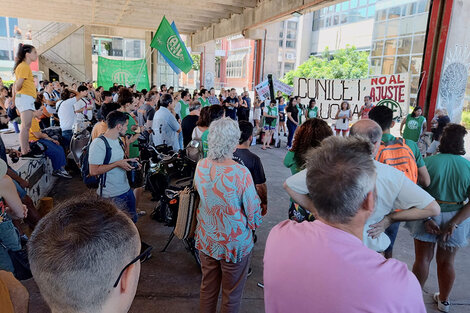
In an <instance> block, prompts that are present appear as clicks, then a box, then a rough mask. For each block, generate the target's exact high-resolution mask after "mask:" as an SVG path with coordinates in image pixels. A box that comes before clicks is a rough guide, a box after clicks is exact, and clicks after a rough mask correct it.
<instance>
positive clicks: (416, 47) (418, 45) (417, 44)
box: [412, 35, 424, 54]
mask: <svg viewBox="0 0 470 313" xmlns="http://www.w3.org/2000/svg"><path fill="white" fill-rule="evenodd" d="M412 51H413V52H412V53H420V54H422V53H423V51H424V36H421V35H420V36H415V37H414V38H413V50H412Z"/></svg>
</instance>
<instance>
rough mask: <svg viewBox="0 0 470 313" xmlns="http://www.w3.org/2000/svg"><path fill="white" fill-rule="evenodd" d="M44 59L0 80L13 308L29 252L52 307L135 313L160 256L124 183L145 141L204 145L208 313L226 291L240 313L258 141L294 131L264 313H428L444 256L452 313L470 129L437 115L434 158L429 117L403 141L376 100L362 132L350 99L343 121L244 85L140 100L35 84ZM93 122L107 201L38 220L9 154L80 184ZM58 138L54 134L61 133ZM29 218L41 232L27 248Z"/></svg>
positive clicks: (2, 288)
mask: <svg viewBox="0 0 470 313" xmlns="http://www.w3.org/2000/svg"><path fill="white" fill-rule="evenodd" d="M36 58H37V53H36V50H35V48H34V47H33V46H29V45H21V46H20V48H19V49H18V57H17V62H16V64H15V69H14V72H15V76H16V81H15V83H14V84H12V86H10V88H6V87H3V85H2V86H0V110H1V111H0V123H1V125H7V124H8V123H11V125H12V127H13V129H14V130H15V131H16V132H17V133H19V142H20V150H19V151H18V150H15V149H6V148H5V145H4V144H3V141H2V140H1V137H0V187H1V188H0V301H5V302H4V303H8V308H10V311H7V312H27V306H28V304H27V301H25V299H27V298H28V293H27V291H26V290H25V289H24V287H22V285H21V284H19V283H18V281H17V280H16V279H15V278H14V277H13V276H12V274H11V273H13V274H15V275H16V274H17V273H16V269H15V266H14V263H13V257H12V253H11V252H18V251H20V250H21V249H22V242H23V245H24V242H28V243H27V247H28V253H29V262H30V268H31V272H32V274H33V277H34V279H35V281H36V283H37V284H38V286H39V290H40V292H41V294H42V296H43V298H44V299H45V301H46V302H47V304H48V305H49V307H50V308H51V310H52V311H53V312H127V311H128V310H129V308H130V306H131V304H132V301H133V299H134V296H135V293H136V288H137V285H138V280H139V275H140V262H141V261H144V260H145V259H147V258H149V257H150V256H151V254H150V250H151V247H150V246H149V245H147V244H145V243H143V242H142V241H141V238H140V237H139V233H138V230H137V228H136V226H135V224H136V222H137V221H138V219H139V216H141V215H144V214H145V212H143V211H140V210H139V209H138V207H139V203H140V201H142V200H141V199H142V192H143V189H142V188H131V186H130V183H129V181H128V176H127V174H126V172H128V171H131V170H133V169H134V168H135V167H139V166H140V164H139V156H140V155H139V154H140V151H139V146H138V145H137V141H138V138H139V137H140V136H141V135H143V134H145V135H146V136H149V137H150V142H151V144H153V145H154V146H159V145H167V146H170V147H171V148H172V149H173V150H175V151H178V150H182V149H184V148H185V147H187V146H191V145H195V143H198V144H197V145H195V146H196V147H198V149H199V153H200V160H199V162H198V163H197V166H196V170H195V175H194V188H195V190H196V191H197V193H198V194H199V197H200V204H199V207H198V210H197V214H196V218H197V227H196V230H195V235H194V236H195V247H196V248H197V249H198V251H199V257H200V260H201V272H202V279H201V286H200V312H216V311H217V307H218V298H219V293H220V292H221V293H222V299H221V304H220V305H219V306H220V307H221V310H222V312H238V311H239V308H240V305H241V299H242V295H243V290H244V286H245V282H246V280H247V277H248V276H249V275H250V274H251V268H250V263H251V256H252V251H253V247H254V244H255V241H256V235H255V230H256V229H257V228H258V227H260V225H261V224H262V221H263V219H264V217H265V216H266V214H268V199H269V197H268V188H267V186H268V184H267V180H266V175H265V172H264V168H263V164H262V161H261V158H260V157H259V156H257V155H256V154H255V153H253V152H252V151H250V147H251V146H252V145H254V144H256V142H257V141H258V142H260V143H261V144H262V146H261V149H262V150H267V149H272V146H273V145H274V147H279V146H280V143H281V142H284V141H283V140H281V138H282V137H283V136H284V137H287V138H286V141H287V143H286V147H287V149H288V151H287V153H286V155H285V158H284V162H283V163H284V165H285V166H286V167H287V168H289V169H290V171H291V174H292V176H291V177H289V178H288V179H287V180H286V181H285V183H284V188H285V189H286V191H287V193H288V195H289V196H290V207H289V209H288V210H286V212H285V217H286V218H287V220H286V221H283V222H281V223H279V224H278V225H277V226H275V227H274V228H273V229H272V230H271V231H270V234H269V237H268V239H267V242H266V247H265V252H264V294H265V309H266V312H366V311H367V312H410V313H411V312H425V308H424V302H423V296H422V291H421V288H422V287H423V286H424V283H425V282H426V280H427V277H428V275H429V265H430V262H431V260H432V259H433V257H434V254H436V261H437V270H438V281H439V286H438V287H439V292H436V293H435V294H434V300H435V301H436V303H437V305H438V309H439V310H440V311H442V312H449V310H450V301H449V298H450V293H451V289H452V286H453V283H454V281H455V279H458V277H456V275H455V270H454V259H455V255H456V253H457V251H458V249H459V248H462V247H465V246H466V245H467V244H468V238H469V237H470V218H469V217H470V204H468V198H467V197H468V190H469V189H470V162H469V161H467V160H466V159H465V158H463V157H462V155H464V154H465V150H464V136H465V135H466V133H467V132H466V130H465V128H464V127H463V126H460V125H457V124H452V123H450V120H449V118H448V117H447V114H446V111H445V110H443V109H439V110H437V111H436V116H435V117H434V118H433V119H432V121H431V127H432V131H433V144H432V145H431V146H430V147H429V149H428V150H427V151H424V152H423V151H420V149H419V148H418V144H417V141H419V140H420V137H421V135H422V133H423V131H424V130H425V129H426V119H425V118H424V117H423V116H422V109H421V108H420V107H416V108H414V109H413V112H412V113H411V114H409V115H407V116H406V118H405V119H404V120H403V122H402V124H401V125H400V130H402V128H403V127H405V130H404V132H403V138H401V137H395V136H393V135H392V134H391V129H392V128H393V126H394V124H395V121H394V117H393V111H392V110H391V109H389V108H387V107H385V106H374V104H373V103H372V102H371V98H370V97H367V96H366V97H365V98H364V105H363V106H362V107H361V108H360V113H359V121H356V122H355V123H352V120H353V114H352V110H351V108H350V104H349V103H348V102H347V101H343V103H341V105H340V110H338V112H337V114H336V115H335V118H334V121H335V123H334V127H332V126H331V125H329V124H328V123H327V122H326V121H325V120H323V119H321V118H320V113H321V112H320V110H319V108H318V107H317V104H316V102H315V99H311V100H310V101H309V103H308V105H306V106H303V105H302V104H301V99H300V98H299V97H296V96H294V97H288V96H285V95H283V94H282V93H278V94H277V96H276V98H275V99H272V100H266V101H261V100H260V98H259V97H257V96H255V97H254V99H252V98H251V97H250V93H249V92H248V91H246V90H243V92H242V93H241V94H237V90H236V89H235V88H232V89H222V90H221V91H220V94H219V95H216V91H215V89H214V88H210V89H205V88H201V89H200V90H199V91H197V90H196V91H195V92H194V93H193V94H191V93H190V91H189V90H188V89H181V90H175V89H174V88H173V87H171V86H170V87H168V88H167V86H166V85H161V86H160V88H158V87H157V86H152V87H151V88H150V90H145V89H144V90H140V91H137V89H136V86H135V85H132V86H123V85H118V84H114V85H113V86H111V87H110V88H109V89H108V90H104V88H103V87H101V86H99V87H96V86H94V84H93V82H84V83H80V84H73V85H71V86H67V85H66V84H64V83H60V82H57V81H54V82H49V81H41V82H38V85H36V83H35V80H34V77H33V75H32V72H31V70H30V68H29V64H30V63H31V62H33V61H35V60H36ZM19 126H20V127H19ZM91 127H92V130H91V134H90V136H91V144H90V146H89V152H88V155H89V156H88V162H89V173H90V175H91V176H100V175H105V177H106V178H105V183H103V184H102V186H101V188H98V190H97V195H96V196H93V197H91V196H88V197H87V198H83V197H79V198H72V199H70V200H69V201H66V202H65V203H63V204H61V205H60V206H59V207H57V208H56V209H55V210H53V211H52V212H51V213H49V214H48V215H47V216H46V217H44V218H42V219H41V218H40V216H39V214H38V212H37V209H36V207H35V206H34V203H33V201H32V200H31V198H29V197H28V196H27V193H26V189H27V188H29V187H30V186H29V183H28V181H27V180H25V179H24V178H21V177H20V176H19V175H18V174H17V173H16V172H15V171H14V170H13V169H12V168H11V167H10V166H9V164H8V162H9V161H8V158H7V154H10V156H17V157H23V158H31V157H47V158H49V159H50V161H51V164H52V168H53V175H55V176H58V177H61V178H71V175H70V173H69V172H67V171H66V169H65V166H66V155H67V153H68V151H69V149H70V142H71V140H72V138H73V135H74V133H79V132H82V131H84V130H86V129H91ZM57 129H59V136H58V139H56V138H53V136H52V135H51V134H55V133H54V130H56V133H57ZM281 133H282V135H281ZM265 153H266V152H265ZM426 155H432V156H429V157H426V158H423V156H426ZM286 197H287V195H286ZM21 219H24V220H25V222H27V224H28V226H29V227H30V228H31V230H34V232H33V233H32V235H31V238H28V237H27V236H26V235H24V234H23V233H22V230H21V228H22V227H21V225H19V223H18V221H19V220H21ZM400 222H405V227H406V228H407V229H409V231H410V233H411V238H413V240H414V246H415V262H414V265H413V268H412V271H409V270H408V269H407V266H406V265H405V264H404V263H403V262H400V261H399V260H396V259H394V258H393V257H392V256H393V254H392V251H393V246H394V242H395V238H396V236H397V232H398V229H399V226H400ZM64 238H65V239H64ZM64 240H66V241H67V243H66V244H65V241H64ZM410 240H411V239H410ZM97 269H98V270H97ZM358 286H361V288H359V289H358ZM364 290H367V292H364ZM333 296H334V298H332V297H333ZM2 305H3V302H2ZM13 310H14V311H13Z"/></svg>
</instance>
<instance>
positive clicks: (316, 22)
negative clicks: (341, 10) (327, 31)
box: [312, 20, 322, 31]
mask: <svg viewBox="0 0 470 313" xmlns="http://www.w3.org/2000/svg"><path fill="white" fill-rule="evenodd" d="M320 21H322V20H313V23H312V31H317V30H319V29H320Z"/></svg>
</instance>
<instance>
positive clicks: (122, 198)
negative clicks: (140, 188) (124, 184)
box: [110, 189, 137, 223]
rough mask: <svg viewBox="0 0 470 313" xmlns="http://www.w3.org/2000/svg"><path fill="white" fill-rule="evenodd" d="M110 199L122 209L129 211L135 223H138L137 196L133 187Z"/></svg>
mask: <svg viewBox="0 0 470 313" xmlns="http://www.w3.org/2000/svg"><path fill="white" fill-rule="evenodd" d="M110 199H111V200H113V201H114V203H116V205H117V206H118V207H119V208H120V209H121V210H123V211H125V212H127V213H128V214H129V217H130V218H131V219H132V221H133V222H134V223H137V210H136V208H135V197H134V191H133V190H132V189H129V191H128V192H126V193H123V194H122V195H119V196H116V197H112V198H110Z"/></svg>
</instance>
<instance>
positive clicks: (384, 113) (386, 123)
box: [369, 105, 393, 131]
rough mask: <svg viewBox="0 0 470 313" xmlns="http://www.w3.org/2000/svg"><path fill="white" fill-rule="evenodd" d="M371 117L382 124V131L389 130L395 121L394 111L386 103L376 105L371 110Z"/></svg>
mask: <svg viewBox="0 0 470 313" xmlns="http://www.w3.org/2000/svg"><path fill="white" fill-rule="evenodd" d="M369 118H370V119H371V120H373V121H375V122H377V124H379V125H380V128H382V131H386V130H389V129H390V127H391V126H392V122H393V111H392V109H390V108H389V107H386V106H384V105H378V106H377V105H376V106H375V107H373V108H372V110H370V112H369Z"/></svg>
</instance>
